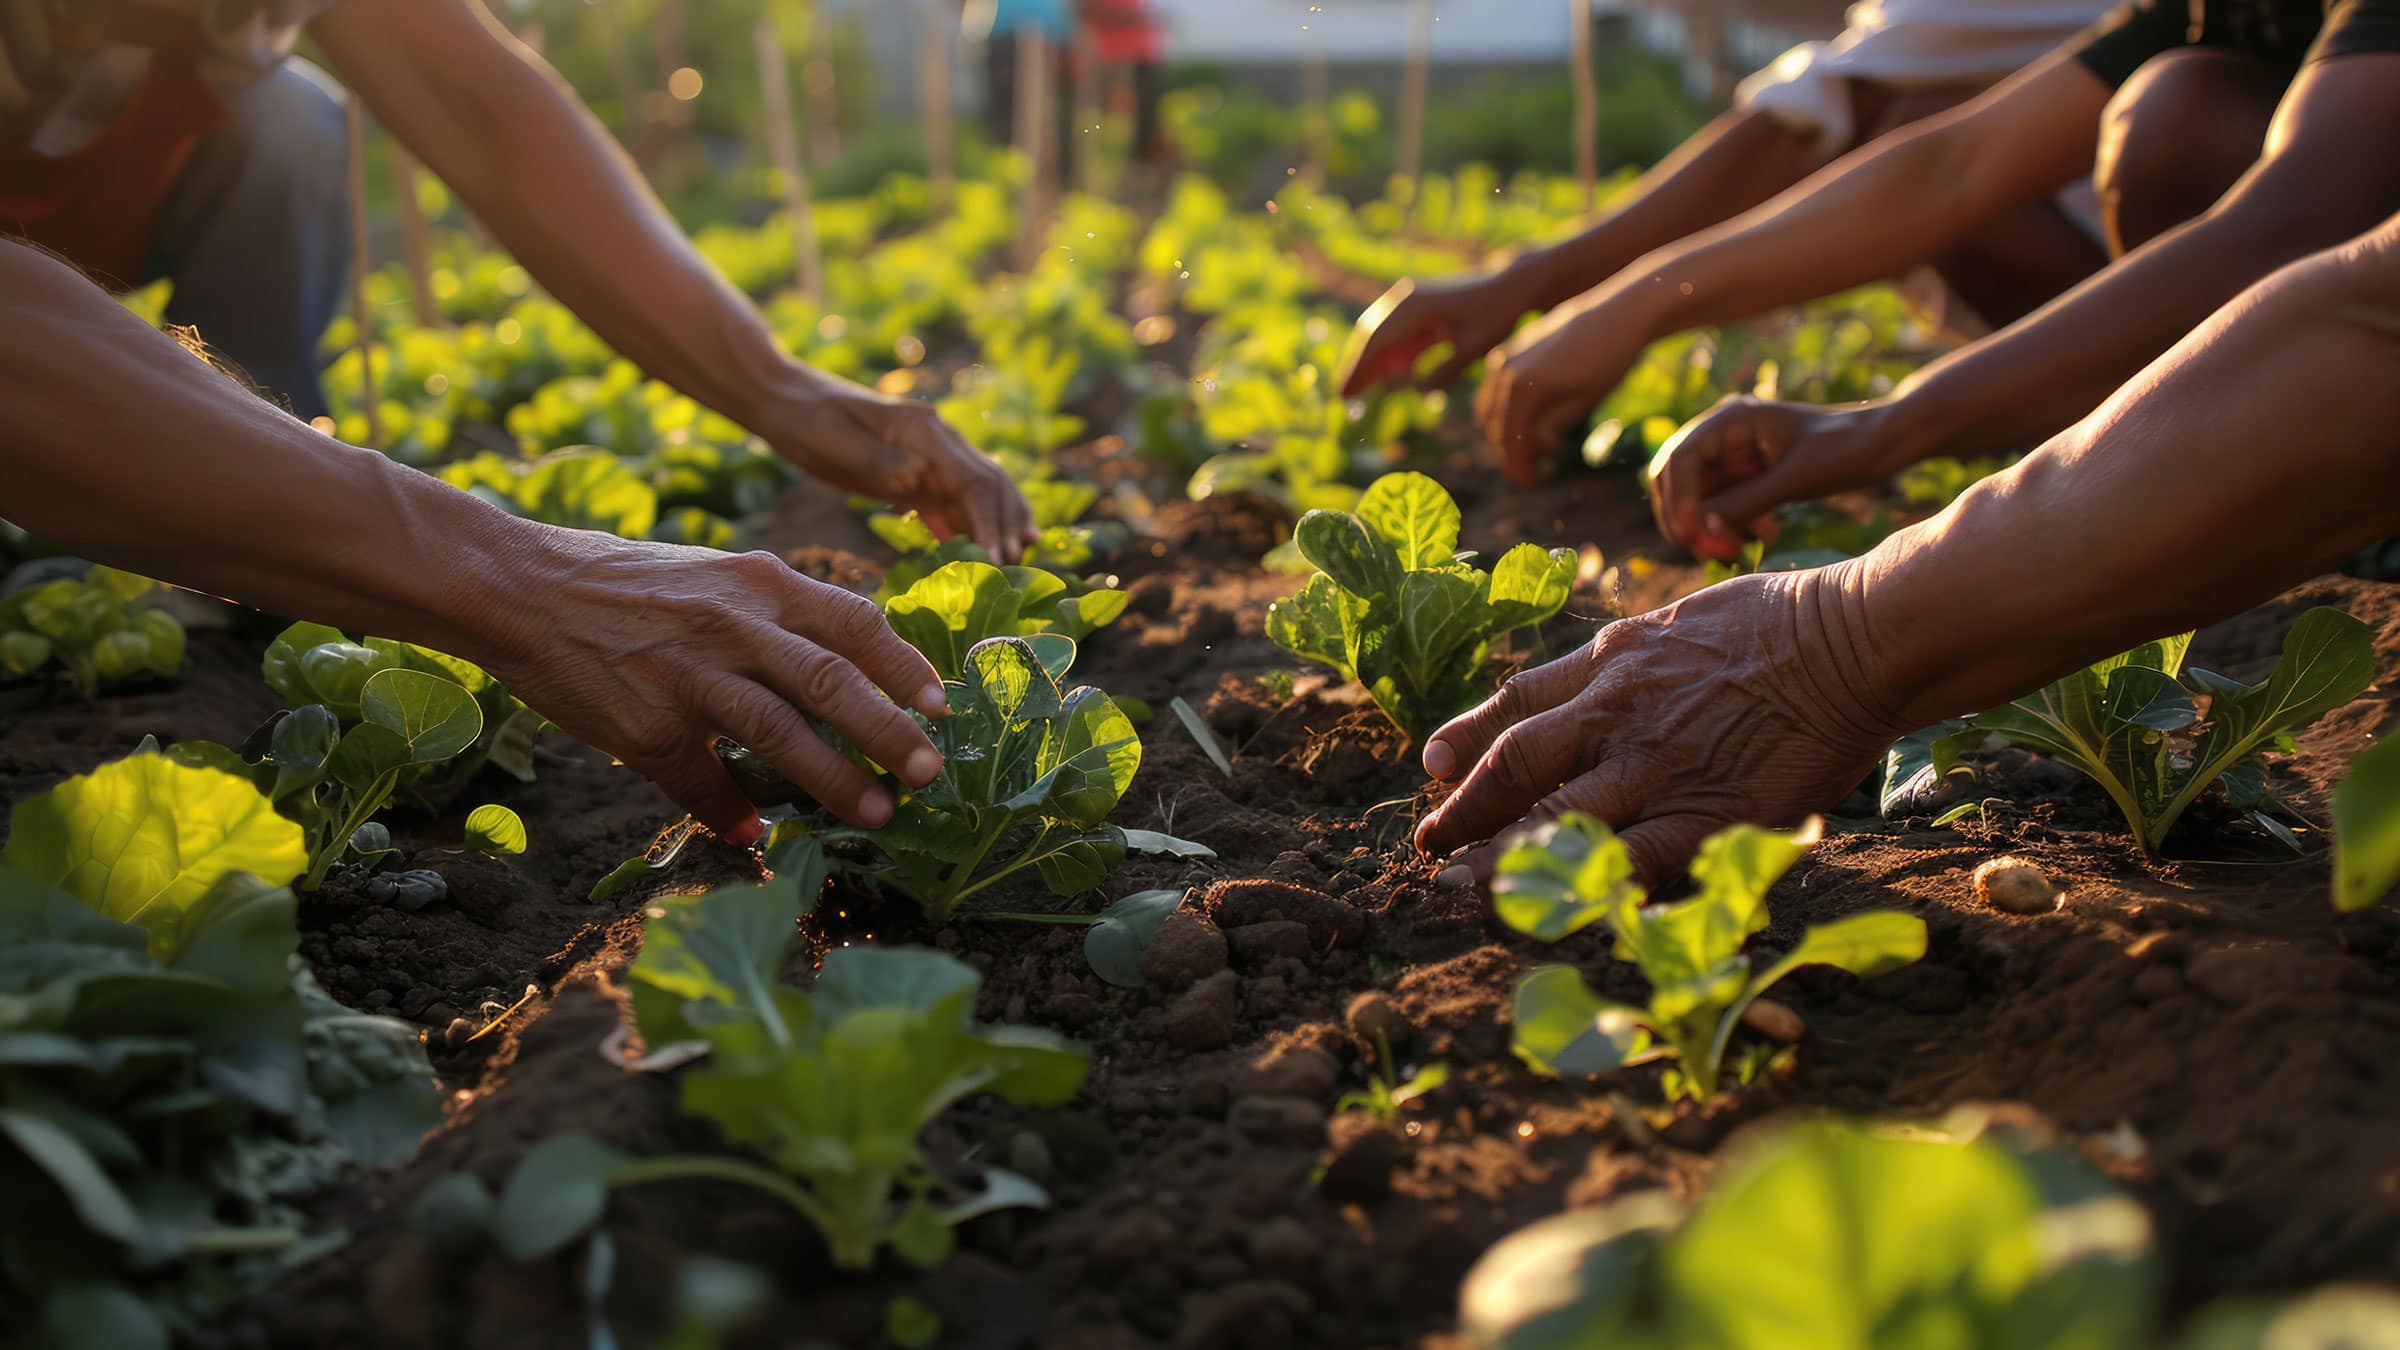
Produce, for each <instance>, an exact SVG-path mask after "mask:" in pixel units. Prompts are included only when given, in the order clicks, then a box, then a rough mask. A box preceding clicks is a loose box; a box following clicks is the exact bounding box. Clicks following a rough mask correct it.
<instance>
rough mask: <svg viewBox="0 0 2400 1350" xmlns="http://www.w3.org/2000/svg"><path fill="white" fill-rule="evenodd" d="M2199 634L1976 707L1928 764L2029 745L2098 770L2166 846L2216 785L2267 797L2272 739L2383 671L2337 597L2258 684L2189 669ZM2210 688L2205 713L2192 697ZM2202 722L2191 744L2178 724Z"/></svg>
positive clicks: (2283, 741) (2229, 793) (2125, 807)
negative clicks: (2005, 701) (1995, 747)
mask: <svg viewBox="0 0 2400 1350" xmlns="http://www.w3.org/2000/svg"><path fill="white" fill-rule="evenodd" d="M2191 641H2192V635H2191V634H2189V633H2183V634H2179V635H2177V636H2175V637H2169V638H2160V639H2159V640H2157V641H2155V642H2145V643H2143V644H2142V645H2141V646H2139V647H2136V648H2134V649H2133V650H2132V651H2129V652H2126V653H2125V654H2123V655H2121V656H2112V657H2110V658H2109V659H2107V660H2105V661H2102V662H2099V663H2098V664H2096V665H2093V666H2090V667H2087V668H2085V669H2083V670H2079V671H2076V672H2075V673H2074V674H2072V675H2069V676H2067V677H2066V678H2065V679H2063V680H2060V681H2059V682H2058V683H2056V684H2053V685H2051V686H2050V687H2048V688H2047V689H2044V690H2042V691H2041V692H2039V693H2035V694H2029V695H2027V696H2026V697H2024V698H2021V699H2018V700H2017V701H2016V702H2014V703H2011V704H2009V705H2008V706H2006V707H2003V708H1995V709H1993V710H1991V711H1990V712H1987V713H1984V714H1982V715H1980V716H1978V717H1975V718H1973V719H1972V720H1971V721H1969V722H1968V724H1967V729H1966V730H1964V731H1962V732H1959V733H1957V734H1955V735H1951V736H1946V737H1942V738H1940V739H1937V740H1935V741H1934V742H1933V744H1932V747H1931V755H1930V764H1929V765H1928V766H1927V768H1926V772H1930V773H1931V774H1932V775H1933V781H1939V780H1940V778H1941V777H1943V776H1946V775H1947V774H1948V773H1949V772H1950V770H1951V769H1952V768H1953V767H1954V766H1955V765H1956V764H1957V761H1958V756H1959V753H1960V752H1961V751H1963V750H1968V749H1974V748H1978V747H1981V746H1986V745H1990V744H1993V743H1995V742H1996V743H1999V744H2005V745H2016V746H2022V747H2023V748H2025V749H2027V750H2032V751H2035V752H2036V753H2039V754H2043V755H2047V756H2049V757H2050V758H2052V759H2055V760H2057V761H2059V762H2060V763H2062V764H2065V765H2067V766H2068V767H2070V768H2073V769H2075V770H2077V771H2078V772H2080V773H2082V774H2084V775H2085V776H2086V777H2089V778H2090V779H2091V780H2092V781H2093V782H2095V783H2097V784H2099V785H2100V789H2101V790H2102V791H2103V792H2106V793H2107V794H2108V797H2109V800H2110V801H2112V802H2115V803H2116V805H2117V809H2118V810H2119V811H2122V812H2123V813H2124V815H2125V823H2126V824H2127V825H2128V826H2130V827H2131V828H2132V830H2133V836H2134V841H2135V842H2136V843H2138V844H2140V845H2141V847H2142V851H2143V852H2144V853H2156V852H2157V851H2158V848H2159V845H2160V844H2162V843H2164V842H2165V841H2166V837H2167V832H2168V831H2169V830H2171V829H2173V828H2174V827H2175V822H2176V821H2177V820H2180V819H2182V817H2183V813H2184V812H2185V811H2186V810H2188V809H2190V807H2191V805H2192V803H2193V802H2196V801H2198V800H2199V799H2200V795H2201V794H2202V793H2204V792H2206V791H2207V790H2208V789H2209V788H2210V786H2211V785H2213V784H2216V783H2218V782H2220V781H2222V782H2223V784H2224V789H2225V796H2226V798H2227V800H2228V801H2230V802H2231V803H2232V804H2233V806H2234V807H2235V808H2236V809H2238V810H2243V811H2251V812H2253V813H2255V814H2256V815H2257V817H2258V818H2259V819H2260V820H2261V821H2262V822H2264V823H2267V824H2269V825H2270V826H2271V828H2272V829H2274V830H2277V831H2280V830H2281V829H2282V827H2281V826H2280V825H2275V824H2274V823H2273V822H2272V821H2271V819H2270V818H2268V817H2266V816H2265V815H2264V813H2263V812H2262V811H2260V810H2259V808H2260V807H2261V806H2263V805H2264V804H2265V803H2266V802H2267V800H2268V796H2267V791H2266V778H2265V768H2264V766H2263V764H2262V763H2261V761H2260V760H2259V758H2258V756H2259V753H2260V752H2261V751H2265V750H2289V749H2291V746H2292V733H2293V732H2295V731H2297V730H2299V729H2300V728H2302V727H2304V726H2307V725H2308V724H2309V723H2311V722H2314V721H2315V720H2317V719H2318V718H2319V717H2322V716H2324V715H2325V714H2326V713H2328V712H2331V711H2333V710H2334V709H2335V708H2338V707H2340V706H2342V705H2343V704H2345V703H2348V702H2349V701H2350V700H2352V699H2354V698H2357V697H2358V696H2359V695H2360V694H2363V693H2365V692H2366V690H2367V686H2369V685H2371V684H2373V683H2374V682H2375V643H2374V636H2373V633H2372V632H2371V630H2369V628H2368V627H2367V625H2366V624H2364V623H2361V622H2359V621H2358V620H2357V619H2354V618H2352V617H2351V616H2349V615H2347V614H2344V613H2342V612H2341V611H2340V610H2337V609H2326V608H2320V609H2312V610H2310V611H2308V612H2307V613H2306V614H2303V615H2301V616H2300V618H2299V620H2298V621H2297V622H2295V623H2294V624H2293V625H2292V627H2291V629H2290V631H2289V632H2286V633H2285V634H2284V637H2283V655H2282V658H2281V659H2280V660H2278V661H2277V662H2276V663H2275V669H2274V670H2273V671H2272V672H2271V673H2269V674H2268V676H2267V678H2266V679H2264V680H2261V681H2260V682H2258V683H2257V684H2243V683H2241V682H2240V681H2238V680H2232V679H2228V678H2226V677H2225V676H2223V675H2219V674H2216V673H2215V672H2213V671H2207V670H2199V669H2192V670H2186V669H2184V665H2183V659H2184V654H2185V652H2186V651H2188V650H2189V649H2190V647H2191ZM2194 693H2199V694H2204V695H2206V696H2207V697H2208V715H2207V716H2206V717H2205V718H2203V717H2202V716H2201V715H2200V712H2199V710H2198V708H2197V706H2196V705H2195V704H2194V703H2193V701H2192V695H2193V694H2194ZM2186 728H2196V736H2195V739H2194V740H2193V742H2192V744H2191V747H2190V751H2189V753H2188V754H2185V753H2182V752H2180V751H2179V750H2178V748H2177V747H2176V745H2175V744H2174V743H2173V742H2172V741H2170V740H2169V738H2168V733H2170V732H2178V731H2183V730H2185V729H2186Z"/></svg>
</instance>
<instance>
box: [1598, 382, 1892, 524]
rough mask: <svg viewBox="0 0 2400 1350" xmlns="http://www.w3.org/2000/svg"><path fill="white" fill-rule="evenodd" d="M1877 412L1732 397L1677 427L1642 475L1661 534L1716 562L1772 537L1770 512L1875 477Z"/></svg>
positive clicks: (1879, 469) (1879, 470) (1879, 459)
mask: <svg viewBox="0 0 2400 1350" xmlns="http://www.w3.org/2000/svg"><path fill="white" fill-rule="evenodd" d="M1882 413H1883V408H1882V406H1881V405H1878V404H1872V403H1860V404H1851V405H1848V406H1846V407H1836V408H1824V407H1814V406H1811V405H1809V404H1805V403H1777V402H1771V401H1768V400H1763V399H1756V398H1751V397H1749V396H1747V395H1740V394H1737V395H1734V396H1732V397H1730V398H1727V399H1725V400H1724V401H1723V402H1721V403H1719V404H1718V405H1717V406H1716V407H1714V408H1711V409H1709V410H1708V412H1707V413H1706V414H1705V415H1703V416H1701V417H1698V418H1695V419H1693V420H1692V421H1690V422H1688V423H1686V424H1684V427H1683V429H1682V430H1680V431H1678V432H1676V433H1675V434H1674V435H1673V436H1671V437H1669V438H1668V439H1667V443H1666V444H1664V445H1662V446H1660V447H1659V448H1658V453H1657V454H1656V455H1654V456H1652V458H1651V460H1650V467H1649V469H1648V471H1647V473H1646V475H1645V476H1646V478H1647V479H1648V482H1649V487H1650V511H1651V514H1652V515H1654V516H1656V517H1657V518H1658V530H1659V533H1661V534H1663V535H1665V536H1666V537H1667V538H1669V539H1671V540H1673V541H1675V542H1676V543H1677V544H1680V545H1682V546H1683V547H1684V548H1686V549H1688V550H1690V551H1691V552H1692V553H1693V554H1694V555H1695V556H1698V557H1702V558H1713V559H1716V560H1717V561H1720V562H1723V561H1727V560H1730V559H1731V558H1733V557H1734V556H1735V555H1736V554H1738V553H1740V552H1741V548H1742V545H1743V544H1744V543H1746V542H1748V541H1749V540H1752V539H1763V540H1766V541H1768V542H1770V543H1772V542H1773V541H1774V537H1775V535H1774V531H1775V521H1774V517H1773V516H1772V515H1771V514H1769V513H1770V512H1772V511H1773V510H1774V508H1776V507H1778V506H1781V505H1783V504H1784V503H1785V502H1796V501H1806V500H1811V499H1814V498H1818V497H1825V496H1830V495H1831V494H1833V493H1836V492H1844V491H1847V490H1849V489H1851V488H1855V487H1864V486H1867V485H1869V484H1871V483H1873V482H1875V481H1877V480H1878V479H1879V478H1881V477H1882V476H1883V458H1884V457H1883V455H1882V453H1881V442H1882V439H1883V437H1882V430H1881V426H1882V423H1881V417H1882Z"/></svg>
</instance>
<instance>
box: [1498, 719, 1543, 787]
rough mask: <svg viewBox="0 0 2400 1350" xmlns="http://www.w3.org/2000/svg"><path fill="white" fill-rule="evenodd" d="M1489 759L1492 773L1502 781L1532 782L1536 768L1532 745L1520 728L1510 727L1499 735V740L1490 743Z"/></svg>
mask: <svg viewBox="0 0 2400 1350" xmlns="http://www.w3.org/2000/svg"><path fill="white" fill-rule="evenodd" d="M1490 759H1491V764H1492V770H1493V772H1495V773H1497V774H1498V775H1499V776H1500V778H1501V779H1502V781H1504V782H1510V783H1530V782H1532V781H1533V778H1534V773H1535V766H1536V760H1535V756H1534V752H1533V744H1532V742H1531V741H1530V740H1529V739H1528V738H1527V737H1526V735H1525V731H1524V728H1523V727H1522V726H1515V727H1510V728H1509V729H1508V730H1506V731H1504V732H1501V733H1500V739H1498V740H1496V741H1494V742H1492V749H1491V754H1490Z"/></svg>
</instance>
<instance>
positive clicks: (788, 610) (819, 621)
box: [770, 555, 950, 717]
mask: <svg viewBox="0 0 2400 1350" xmlns="http://www.w3.org/2000/svg"><path fill="white" fill-rule="evenodd" d="M770 556H772V555H770ZM784 576H785V578H786V580H787V582H788V583H789V584H793V585H796V586H797V587H798V588H799V593H797V594H795V595H793V596H791V597H789V598H787V600H786V603H785V605H784V610H783V625H784V628H785V630H787V631H788V632H790V633H794V634H797V635H799V636H800V637H804V638H807V639H809V640H811V641H812V642H814V643H815V644H816V645H817V646H819V647H822V648H824V649H825V650H826V651H828V652H831V653H832V654H833V655H835V656H837V657H840V658H841V659H843V660H845V661H847V662H849V663H850V664H851V665H853V666H856V667H857V668H858V670H859V671H860V672H861V673H863V674H864V675H865V676H866V677H867V678H868V679H870V680H873V681H874V682H875V685H876V687H877V688H879V689H881V690H883V692H885V693H886V694H889V695H891V698H892V702H894V703H897V704H900V705H901V706H902V707H908V708H915V709H916V710H917V711H918V712H921V713H923V714H925V715H926V716H927V717H940V716H941V715H942V714H944V713H946V712H948V711H950V698H949V695H947V694H945V693H943V692H942V677H941V675H940V673H939V672H937V671H935V670H934V668H933V663H932V662H931V661H928V660H926V659H925V654H924V653H923V652H920V651H918V650H917V649H916V648H914V647H912V646H910V645H909V644H908V642H907V640H906V639H904V638H902V637H901V636H900V635H899V634H898V633H895V632H893V631H892V625H891V623H890V622H889V621H887V620H886V619H885V618H884V617H883V611H882V610H881V609H879V608H877V607H876V604H875V602H874V601H872V600H869V599H867V598H866V597H865V596H863V595H853V594H851V593H850V592H848V591H845V590H843V589H841V588H840V587H838V586H826V585H822V584H820V583H816V582H811V581H809V580H808V579H807V578H805V577H802V576H800V575H799V574H798V573H796V572H793V571H791V570H790V569H789V568H786V569H785V570H784Z"/></svg>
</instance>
